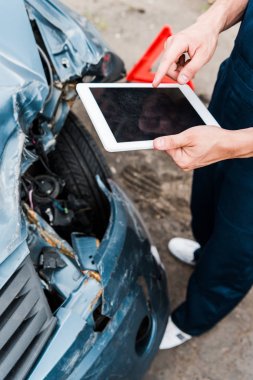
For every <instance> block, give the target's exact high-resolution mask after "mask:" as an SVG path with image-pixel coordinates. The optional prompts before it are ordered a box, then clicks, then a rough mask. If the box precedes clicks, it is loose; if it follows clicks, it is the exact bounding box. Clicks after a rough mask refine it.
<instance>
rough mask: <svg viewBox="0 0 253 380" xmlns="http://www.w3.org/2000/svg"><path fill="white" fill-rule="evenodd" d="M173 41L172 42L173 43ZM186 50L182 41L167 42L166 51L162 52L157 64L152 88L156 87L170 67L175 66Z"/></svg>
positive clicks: (185, 45) (185, 44) (186, 47)
mask: <svg viewBox="0 0 253 380" xmlns="http://www.w3.org/2000/svg"><path fill="white" fill-rule="evenodd" d="M173 41H174V42H173ZM187 50H188V46H187V43H185V41H183V40H181V39H180V40H179V39H177V40H176V41H175V40H171V42H170V40H168V42H167V44H166V50H165V51H164V53H163V55H162V60H161V62H160V64H159V67H158V69H157V72H156V74H155V78H154V80H153V86H154V87H157V86H158V85H159V84H160V83H161V81H162V79H163V77H164V76H165V75H166V74H167V72H168V70H169V68H170V66H171V65H172V64H174V65H175V64H177V62H178V60H179V58H180V57H181V56H182V54H183V53H185V52H186V51H187Z"/></svg>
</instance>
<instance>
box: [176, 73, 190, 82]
mask: <svg viewBox="0 0 253 380" xmlns="http://www.w3.org/2000/svg"><path fill="white" fill-rule="evenodd" d="M178 82H179V83H180V84H186V83H187V82H189V79H188V77H187V76H186V75H184V74H182V75H179V77H178Z"/></svg>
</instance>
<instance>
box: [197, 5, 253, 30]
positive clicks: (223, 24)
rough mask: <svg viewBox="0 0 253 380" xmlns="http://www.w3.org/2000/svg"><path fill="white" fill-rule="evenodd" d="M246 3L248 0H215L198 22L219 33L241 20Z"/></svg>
mask: <svg viewBox="0 0 253 380" xmlns="http://www.w3.org/2000/svg"><path fill="white" fill-rule="evenodd" d="M247 4H248V0H216V1H215V3H214V4H213V5H212V6H211V7H210V8H209V9H208V11H207V12H205V13H204V14H203V15H201V16H200V17H199V18H198V22H200V23H204V24H206V26H207V27H209V26H210V27H211V28H212V29H215V31H216V32H218V33H221V32H222V31H224V30H226V29H228V28H230V27H231V26H232V25H234V24H236V23H237V22H238V21H240V20H241V18H242V16H243V14H244V12H245V9H246V7H247Z"/></svg>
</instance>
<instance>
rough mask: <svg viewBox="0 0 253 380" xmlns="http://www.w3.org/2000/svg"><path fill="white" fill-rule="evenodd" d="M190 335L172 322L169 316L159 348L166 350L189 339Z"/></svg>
mask: <svg viewBox="0 0 253 380" xmlns="http://www.w3.org/2000/svg"><path fill="white" fill-rule="evenodd" d="M191 338H192V337H191V335H188V334H186V333H184V332H183V331H181V330H180V329H179V328H178V327H177V326H176V325H175V323H173V322H172V319H171V317H169V320H168V324H167V327H166V330H165V333H164V336H163V339H162V341H161V344H160V347H159V348H160V350H168V349H170V348H173V347H177V346H179V345H180V344H183V343H185V342H187V341H188V340H190V339H191Z"/></svg>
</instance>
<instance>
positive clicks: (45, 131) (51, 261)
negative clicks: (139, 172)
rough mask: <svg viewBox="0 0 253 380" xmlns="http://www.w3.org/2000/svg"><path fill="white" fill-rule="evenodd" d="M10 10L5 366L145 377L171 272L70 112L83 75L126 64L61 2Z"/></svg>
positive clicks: (5, 62)
mask: <svg viewBox="0 0 253 380" xmlns="http://www.w3.org/2000/svg"><path fill="white" fill-rule="evenodd" d="M1 18H2V20H1V24H0V28H1V37H0V98H1V109H0V126H1V129H0V133H1V139H0V160H1V161H0V164H1V170H0V209H1V213H0V224H1V235H0V236H1V237H0V252H1V254H0V374H1V375H0V377H1V378H3V379H4V378H17V379H25V378H29V379H36V380H37V379H55V378H57V379H74V378H75V379H140V378H141V377H143V375H144V374H145V372H146V370H147V369H148V367H149V365H150V363H151V361H152V359H153V358H154V356H155V354H156V352H157V350H158V347H159V343H160V341H161V338H162V335H163V332H164V329H165V326H166V321H167V317H168V312H169V310H168V296H167V286H166V277H165V273H164V269H163V266H162V263H161V262H160V260H159V254H158V252H157V250H156V248H155V247H154V246H153V245H152V243H151V239H150V237H149V234H148V232H147V230H146V228H145V226H144V224H143V222H142V220H141V217H140V215H139V214H138V212H137V210H136V208H135V206H134V205H133V204H132V202H131V201H130V200H129V199H128V198H127V196H126V195H125V193H124V191H123V190H122V189H120V187H119V186H118V185H117V183H116V182H115V181H114V180H112V179H108V178H109V177H111V175H110V171H109V169H108V167H107V165H106V163H105V162H104V159H103V157H102V156H101V154H100V153H99V152H98V149H97V147H96V146H95V145H94V144H95V143H94V141H92V138H91V137H90V136H89V135H88V133H87V131H85V129H84V126H82V125H80V122H79V121H78V120H77V118H76V116H75V115H73V113H72V112H71V110H70V109H71V106H72V104H73V103H74V101H75V99H76V92H75V86H76V84H77V83H78V82H81V81H88V80H89V81H91V80H93V81H109V82H112V81H116V80H118V79H121V78H122V77H123V76H124V65H123V62H122V61H121V60H120V58H119V57H117V56H116V55H115V54H114V53H112V52H111V51H110V50H109V48H108V47H107V46H106V44H105V43H104V42H103V41H102V39H101V37H100V36H99V35H98V33H97V31H96V30H95V28H94V27H93V26H92V25H91V24H90V23H89V22H88V21H87V20H86V19H85V18H83V17H81V16H79V15H77V14H75V13H74V12H73V11H70V10H69V9H68V8H66V7H65V6H63V5H62V4H61V3H60V2H58V1H51V0H43V1H41V0H40V1H38V0H26V1H24V2H23V1H19V0H13V1H12V2H2V3H1ZM73 146H74V148H75V149H73ZM77 152H78V154H77ZM85 152H87V154H89V157H88V158H87V156H86V153H85ZM64 163H65V164H64ZM68 165H70V166H69V170H67V168H68ZM86 179H87V181H86Z"/></svg>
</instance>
